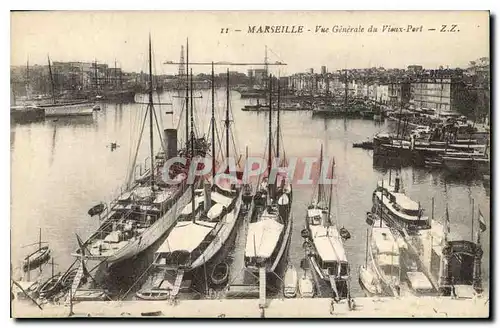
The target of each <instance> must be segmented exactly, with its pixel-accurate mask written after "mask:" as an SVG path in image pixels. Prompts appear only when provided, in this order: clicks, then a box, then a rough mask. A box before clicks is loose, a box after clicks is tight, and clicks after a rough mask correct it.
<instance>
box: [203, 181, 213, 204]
mask: <svg viewBox="0 0 500 328" xmlns="http://www.w3.org/2000/svg"><path fill="white" fill-rule="evenodd" d="M211 187H212V186H211V185H210V183H209V182H205V185H204V186H203V188H204V192H203V194H204V195H205V200H204V204H205V211H208V210H210V208H211V207H212V188H211Z"/></svg>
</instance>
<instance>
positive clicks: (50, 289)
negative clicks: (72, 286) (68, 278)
mask: <svg viewBox="0 0 500 328" xmlns="http://www.w3.org/2000/svg"><path fill="white" fill-rule="evenodd" d="M61 279H62V276H61V274H60V273H59V274H56V275H55V276H52V277H50V278H49V279H47V280H46V281H45V282H44V283H43V284H42V286H41V287H40V291H39V295H40V297H41V298H45V299H47V298H50V297H51V296H53V295H54V294H56V293H57V292H59V291H60V290H61V288H62V284H61Z"/></svg>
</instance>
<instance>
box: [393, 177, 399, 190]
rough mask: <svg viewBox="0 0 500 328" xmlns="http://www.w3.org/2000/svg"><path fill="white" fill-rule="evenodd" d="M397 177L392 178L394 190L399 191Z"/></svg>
mask: <svg viewBox="0 0 500 328" xmlns="http://www.w3.org/2000/svg"><path fill="white" fill-rule="evenodd" d="M399 179H400V178H399V177H396V179H394V192H399Z"/></svg>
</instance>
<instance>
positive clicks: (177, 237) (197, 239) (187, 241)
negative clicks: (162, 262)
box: [156, 221, 216, 254]
mask: <svg viewBox="0 0 500 328" xmlns="http://www.w3.org/2000/svg"><path fill="white" fill-rule="evenodd" d="M215 224H216V223H215V222H206V221H204V222H203V225H202V224H198V223H193V222H191V221H181V222H177V224H176V225H175V227H174V228H173V229H172V231H171V232H170V234H169V235H168V237H167V239H166V240H165V242H164V243H163V244H162V245H161V246H160V248H158V250H157V251H156V253H157V254H158V253H171V252H174V251H186V252H189V253H190V252H192V251H193V250H194V249H195V248H196V247H198V246H199V245H200V243H201V242H202V241H203V239H205V237H206V236H207V235H208V233H209V232H210V231H212V228H213V227H214V226H215Z"/></svg>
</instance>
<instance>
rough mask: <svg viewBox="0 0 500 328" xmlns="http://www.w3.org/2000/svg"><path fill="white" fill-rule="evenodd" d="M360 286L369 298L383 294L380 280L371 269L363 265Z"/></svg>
mask: <svg viewBox="0 0 500 328" xmlns="http://www.w3.org/2000/svg"><path fill="white" fill-rule="evenodd" d="M358 275H359V285H360V286H361V287H362V288H363V290H364V291H365V293H366V294H367V296H376V295H380V294H382V287H381V286H380V280H379V279H378V277H377V275H376V274H375V272H373V270H372V269H371V268H370V267H367V266H366V265H362V266H360V267H359V273H358Z"/></svg>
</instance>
